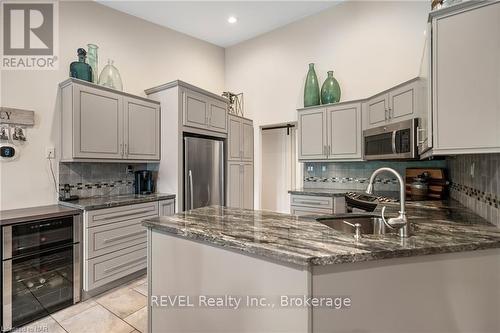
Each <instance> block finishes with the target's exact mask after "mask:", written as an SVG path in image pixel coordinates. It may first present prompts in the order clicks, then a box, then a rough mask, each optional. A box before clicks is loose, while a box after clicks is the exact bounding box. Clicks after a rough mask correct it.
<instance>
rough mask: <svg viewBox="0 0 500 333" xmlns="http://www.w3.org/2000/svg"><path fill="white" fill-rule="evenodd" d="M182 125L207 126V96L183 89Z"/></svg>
mask: <svg viewBox="0 0 500 333" xmlns="http://www.w3.org/2000/svg"><path fill="white" fill-rule="evenodd" d="M183 96H184V98H183V101H184V103H183V104H184V117H183V118H184V126H193V127H202V128H207V127H208V124H207V121H208V101H207V98H206V97H205V96H204V95H202V94H199V93H197V92H194V91H189V90H187V89H186V90H184V91H183Z"/></svg>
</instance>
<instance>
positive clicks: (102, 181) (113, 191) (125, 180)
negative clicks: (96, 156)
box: [59, 162, 155, 198]
mask: <svg viewBox="0 0 500 333" xmlns="http://www.w3.org/2000/svg"><path fill="white" fill-rule="evenodd" d="M129 166H130V167H131V168H130V170H131V171H132V172H128V167H129ZM144 169H148V170H155V164H145V163H137V164H126V163H89V162H85V163H59V191H60V192H61V193H62V190H63V189H64V186H65V185H66V184H68V185H69V186H70V189H71V195H77V196H79V197H80V198H88V197H95V196H105V195H121V194H132V193H134V173H133V171H137V170H144Z"/></svg>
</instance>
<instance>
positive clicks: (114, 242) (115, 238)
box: [85, 215, 155, 259]
mask: <svg viewBox="0 0 500 333" xmlns="http://www.w3.org/2000/svg"><path fill="white" fill-rule="evenodd" d="M152 216H155V215H152ZM143 219H144V218H143V217H140V218H136V219H132V220H128V221H124V222H117V223H111V224H105V225H101V226H97V227H94V228H87V230H86V232H87V242H86V246H87V251H86V253H85V254H86V258H88V259H90V258H94V257H97V256H100V255H103V254H107V253H111V252H114V251H117V250H122V249H126V248H128V247H131V246H133V245H137V244H142V243H145V242H146V241H147V238H146V228H144V227H143V226H142V225H141V222H142V220H143Z"/></svg>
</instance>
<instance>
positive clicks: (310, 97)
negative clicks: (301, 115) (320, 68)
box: [304, 64, 320, 107]
mask: <svg viewBox="0 0 500 333" xmlns="http://www.w3.org/2000/svg"><path fill="white" fill-rule="evenodd" d="M319 104H320V97H319V83H318V77H317V76H316V71H315V70H314V64H309V71H308V72H307V77H306V85H305V87H304V107H307V106H314V105H319Z"/></svg>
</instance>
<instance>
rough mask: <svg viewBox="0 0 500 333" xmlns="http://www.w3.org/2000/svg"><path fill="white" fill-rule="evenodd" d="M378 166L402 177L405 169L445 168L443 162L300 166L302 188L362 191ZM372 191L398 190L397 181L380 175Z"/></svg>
mask: <svg viewBox="0 0 500 333" xmlns="http://www.w3.org/2000/svg"><path fill="white" fill-rule="evenodd" d="M381 167H390V168H393V169H395V170H396V171H398V172H399V173H400V174H401V175H402V176H403V177H404V175H405V171H406V168H421V167H422V168H446V161H445V160H435V161H411V162H392V161H389V162H382V161H372V162H342V163H304V187H305V188H335V189H353V190H364V189H366V186H367V185H368V180H369V178H370V176H371V175H372V173H373V171H375V170H376V169H378V168H381ZM375 189H378V190H381V191H396V190H399V185H398V181H397V179H396V178H394V177H393V176H392V175H391V174H381V175H380V177H377V179H376V185H375Z"/></svg>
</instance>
